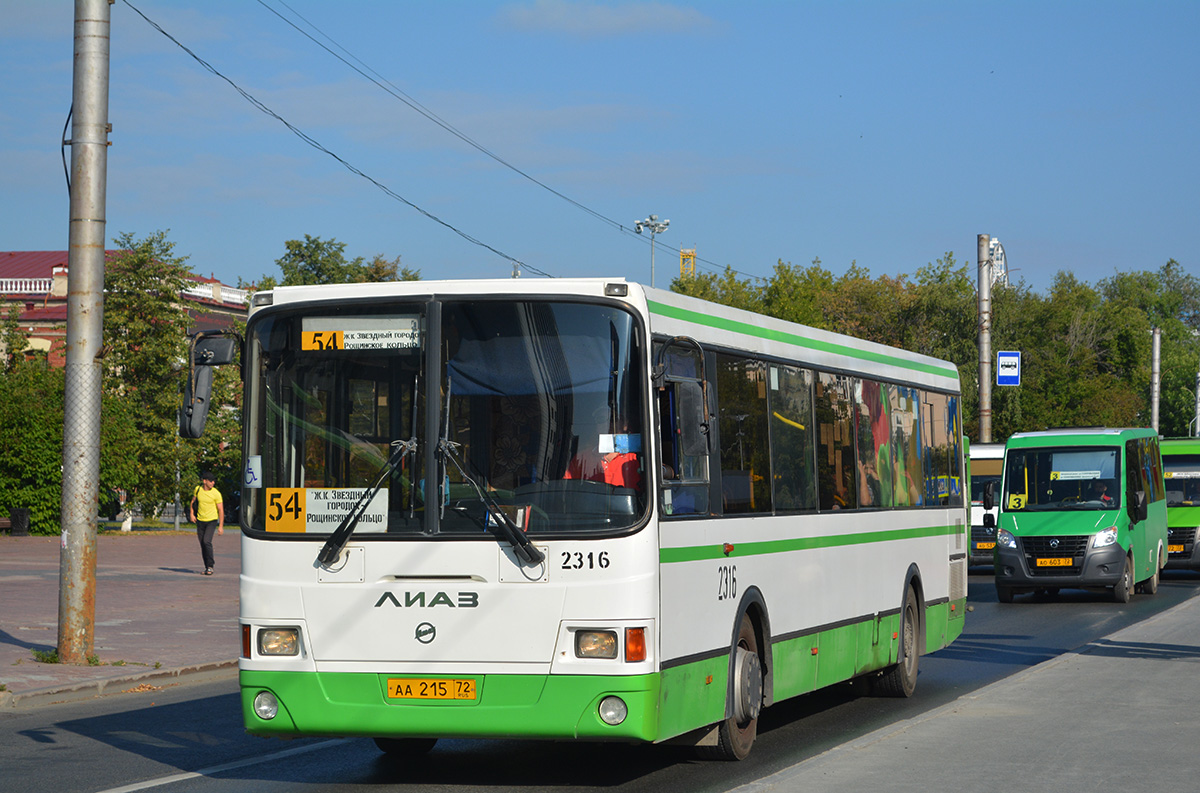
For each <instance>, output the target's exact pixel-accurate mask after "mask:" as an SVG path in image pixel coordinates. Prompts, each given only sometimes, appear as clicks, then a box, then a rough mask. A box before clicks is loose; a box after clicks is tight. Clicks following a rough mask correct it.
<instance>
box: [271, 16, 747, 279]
mask: <svg viewBox="0 0 1200 793" xmlns="http://www.w3.org/2000/svg"><path fill="white" fill-rule="evenodd" d="M257 2H258V4H259V5H261V6H262V7H263V8H265V9H266V10H268V11H270V12H271V13H272V14H274V15H275V16H276V17H277V18H278V19H279V20H280V21H282V22H284V23H285V24H287V25H288V26H290V27H291V28H292V29H293V30H295V31H296V32H297V33H299V34H300V35H302V36H304V37H305V38H307V39H308V40H309V41H311V42H312V43H313V44H315V45H317V46H318V47H320V48H321V49H323V50H325V52H327V53H329V54H330V55H332V56H333V57H334V58H336V59H337V60H339V61H341V62H342V63H343V64H345V65H346V66H347V67H349V68H350V69H352V70H353V71H355V72H356V73H358V74H359V75H360V76H362V77H363V78H365V79H366V80H369V81H370V82H372V83H374V84H375V85H376V86H377V87H378V88H380V89H381V90H383V91H384V92H385V93H387V94H388V95H390V96H392V97H393V98H394V99H396V100H398V101H400V102H402V103H403V104H405V105H407V106H408V107H409V108H411V109H412V110H413V111H415V112H417V113H418V114H420V115H421V116H424V117H425V118H426V119H428V120H429V121H431V122H432V123H434V124H436V125H437V126H438V127H440V128H442V129H443V130H445V131H446V132H448V133H450V134H451V135H453V136H454V137H456V138H458V139H459V140H461V141H462V142H464V143H466V144H467V145H468V146H471V147H472V148H474V149H475V150H477V151H478V152H480V153H481V154H483V155H484V156H486V157H488V158H490V159H491V160H493V161H495V162H496V163H498V164H500V165H502V166H504V167H505V168H508V169H509V170H511V171H513V172H514V173H516V174H517V175H519V176H521V177H522V178H524V179H527V180H528V181H530V182H532V183H533V184H535V185H537V186H538V187H540V188H542V189H543V190H546V191H547V192H549V193H551V194H552V195H554V196H557V197H558V198H560V199H562V200H563V201H566V202H567V203H569V204H571V205H572V206H574V207H575V208H577V209H579V210H581V211H583V212H585V213H587V214H588V215H590V216H592V217H593V218H595V219H596V220H599V221H601V222H603V223H606V224H608V225H609V226H612V227H613V228H615V229H616V230H617V231H619V232H621V233H622V234H626V235H628V236H631V237H638V238H639V239H642V240H645V241H646V242H647V243H648V244H650V245H651V246H653V247H659V246H661V247H663V248H666V249H667V250H670V251H672V252H674V248H667V246H664V245H662V243H660V242H658V241H657V240H654V239H653V238H651V239H649V240H647V239H646V238H645V237H641V236H640V235H638V234H637V233H636V232H635V231H634V230H633V229H631V228H629V227H628V226H626V225H625V224H623V223H620V222H618V221H616V220H613V219H612V218H610V217H608V216H606V215H604V214H603V213H601V212H598V211H596V210H594V209H592V208H591V207H588V206H587V205H585V204H583V203H581V202H579V201H576V200H575V199H573V198H571V197H570V196H568V195H566V194H564V193H562V192H560V191H559V190H556V189H555V188H553V187H551V186H549V185H547V184H546V183H545V182H543V181H541V180H540V179H538V178H536V177H535V176H532V175H531V174H529V173H528V172H526V171H524V170H523V169H521V168H518V167H517V166H515V165H513V164H512V163H510V162H509V161H507V160H505V159H504V158H503V157H501V156H499V155H498V154H496V153H495V152H493V151H491V150H490V149H488V148H487V147H486V146H484V145H482V144H481V143H479V142H478V141H476V140H475V139H474V138H472V137H471V136H469V135H467V134H466V133H464V132H463V131H461V130H459V129H458V128H457V127H455V126H454V125H453V124H451V123H450V122H448V121H446V120H445V119H443V118H441V117H440V116H438V115H437V114H436V113H434V112H433V111H432V110H430V109H429V108H427V107H425V106H424V105H423V104H421V103H420V102H419V101H417V100H416V99H414V98H413V97H412V96H410V95H409V94H407V93H405V92H404V91H403V90H401V89H400V88H399V87H398V86H396V85H395V84H394V83H393V82H391V81H390V80H388V79H387V78H386V77H384V76H383V75H382V74H380V73H379V72H378V71H376V70H375V69H374V68H372V67H371V66H370V65H368V64H367V63H365V62H364V61H363V60H362V59H361V58H359V57H358V56H356V55H355V54H354V53H352V52H350V50H348V49H346V48H345V47H343V46H342V45H341V44H339V43H338V42H337V41H336V40H334V39H333V37H331V36H330V35H329V34H327V33H326V32H325V31H323V30H322V29H321V28H320V27H318V26H317V25H316V24H314V23H313V22H312V21H311V20H309V19H308V18H307V17H305V16H304V15H303V14H301V13H300V12H299V11H297V10H296V9H295V8H293V7H292V6H290V5H288V3H287V2H286V0H276V2H278V3H279V5H281V6H283V7H284V8H286V9H287V10H288V11H289V12H290V13H291V14H293V15H294V16H295V17H297V18H298V19H300V20H302V21H303V22H304V24H305V25H307V26H308V27H309V28H311V29H312V30H314V31H315V32H316V33H317V34H318V35H320V36H321V38H323V39H325V40H326V41H328V42H329V43H330V44H331V45H332V46H333V47H336V48H337V49H338V50H340V51H341V52H342V53H345V56H346V57H343V56H342V55H341V54H339V53H337V52H334V50H333V49H331V48H330V47H329V46H327V45H326V44H325V43H323V42H321V41H318V40H317V38H316V37H314V36H313V35H312V34H311V33H309V32H308V31H306V30H304V29H302V28H301V27H300V26H299V25H297V24H296V23H295V22H293V21H292V20H291V19H288V18H287V17H286V16H285V15H284V14H282V13H280V12H279V11H278V10H276V9H275V8H273V7H271V6H270V5H269V4H268V3H267V2H265V0H257ZM347 58H349V59H352V60H353V61H354V63H351V62H350V60H347ZM355 64H357V65H355ZM360 67H361V68H360ZM368 72H369V74H368ZM696 261H697V262H703V263H704V264H706V265H710V266H711V268H713V269H714V270H715V271H718V272H724V271H725V270H726V269H729V270H730V271H732V272H734V273H736V274H737V275H742V276H746V277H748V278H755V279H758V280H765V279H763V278H762V277H761V276H756V275H751V274H749V273H743V272H740V271H738V270H735V269H734V268H732V267H730V266H728V265H720V264H717V263H716V262H713V261H711V260H708V259H705V258H703V257H700V256H696Z"/></svg>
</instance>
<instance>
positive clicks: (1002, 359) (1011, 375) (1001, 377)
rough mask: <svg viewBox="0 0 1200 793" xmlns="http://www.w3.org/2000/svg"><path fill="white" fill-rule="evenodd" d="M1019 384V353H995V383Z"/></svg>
mask: <svg viewBox="0 0 1200 793" xmlns="http://www.w3.org/2000/svg"><path fill="white" fill-rule="evenodd" d="M1020 384H1021V353H1019V352H997V353H996V385H1020Z"/></svg>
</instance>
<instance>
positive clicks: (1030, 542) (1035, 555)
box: [1020, 535, 1092, 576]
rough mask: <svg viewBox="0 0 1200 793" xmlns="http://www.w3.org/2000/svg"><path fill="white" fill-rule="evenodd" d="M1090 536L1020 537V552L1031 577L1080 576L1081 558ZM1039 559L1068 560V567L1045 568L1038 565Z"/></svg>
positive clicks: (1085, 550)
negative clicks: (1022, 552) (1023, 555)
mask: <svg viewBox="0 0 1200 793" xmlns="http://www.w3.org/2000/svg"><path fill="white" fill-rule="evenodd" d="M1091 539H1092V538H1091V535H1083V536H1081V537H1022V538H1021V539H1020V542H1021V550H1023V551H1024V552H1025V562H1026V564H1028V565H1029V574H1030V575H1031V576H1039V575H1044V576H1063V575H1080V574H1081V573H1082V572H1083V557H1084V554H1085V553H1087V546H1088V542H1089V541H1090V540H1091ZM1039 559H1070V560H1071V566H1070V567H1059V566H1054V567H1047V566H1044V565H1039V564H1038V560H1039Z"/></svg>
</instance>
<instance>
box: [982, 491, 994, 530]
mask: <svg viewBox="0 0 1200 793" xmlns="http://www.w3.org/2000/svg"><path fill="white" fill-rule="evenodd" d="M995 507H996V483H995V482H987V483H985V484H984V486H983V508H984V509H995ZM984 525H985V526H986V525H987V524H986V523H985V524H984Z"/></svg>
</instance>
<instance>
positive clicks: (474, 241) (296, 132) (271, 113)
mask: <svg viewBox="0 0 1200 793" xmlns="http://www.w3.org/2000/svg"><path fill="white" fill-rule="evenodd" d="M124 2H125V5H127V6H129V7H130V8H131V9H133V11H134V13H136V14H137V15H138V16H140V17H141V18H142V19H144V20H145V21H146V23H147V24H149V25H150V26H151V27H153V28H154V29H155V30H157V31H158V32H159V33H161V34H163V35H164V36H166V37H167V38H168V39H169V40H170V41H171V42H172V43H174V44H175V46H177V47H179V48H180V49H181V50H183V51H184V52H186V53H187V54H188V55H190V56H191V57H192V59H193V60H195V61H196V62H197V63H199V64H200V65H201V66H202V67H204V69H205V70H207V71H208V72H210V73H211V74H213V75H214V76H216V77H219V78H221V79H222V80H224V81H225V82H226V83H228V84H229V86H230V87H231V88H233V90H235V91H237V92H238V94H240V95H241V96H242V98H243V99H245V100H246V101H247V102H249V103H250V104H251V105H253V106H254V107H255V108H257V109H258V110H259V111H261V112H262V113H265V114H266V115H268V116H270V117H272V118H274V119H275V120H276V121H278V122H279V123H281V124H283V125H284V126H285V127H287V128H288V130H289V131H290V132H291V133H292V134H293V135H295V136H296V137H298V138H300V140H302V141H304V142H305V143H307V144H308V145H309V146H311V147H312V148H314V149H316V150H317V151H320V152H323V153H324V154H327V155H329V156H330V157H332V158H333V159H334V160H336V161H337V162H339V163H341V165H342V166H343V167H345V168H346V170H348V171H350V172H351V173H353V174H355V175H357V176H360V177H362V178H363V179H366V180H367V181H368V182H370V183H371V184H373V185H375V186H376V187H377V188H379V189H380V190H381V191H383V193H384V194H385V195H387V196H389V197H390V198H392V199H394V200H396V201H399V202H400V203H402V204H404V205H405V206H408V207H410V208H411V209H413V210H415V211H417V212H419V213H420V214H422V215H424V216H425V217H427V218H429V219H430V220H432V221H434V222H435V223H437V224H439V225H441V226H443V227H444V228H447V229H449V230H450V231H453V232H454V233H455V234H457V235H458V236H460V237H462V238H463V239H464V240H466V241H467V242H470V243H472V244H474V245H478V246H479V247H481V248H485V249H486V250H489V251H491V252H492V253H494V254H496V255H497V256H499V257H501V258H503V259H505V260H507V261H509V262H511V263H512V264H514V265H516V266H518V267H521V268H524V269H525V270H529V271H532V272H534V273H536V274H538V275H542V276H546V277H550V278H552V277H553V276H551V275H550V274H549V273H547V272H545V271H544V270H541V269H539V268H537V267H534V266H533V265H531V264H528V263H526V262H523V261H521V260H520V259H517V258H516V257H514V256H510V255H509V254H507V253H504V252H503V251H501V250H499V249H497V248H495V247H493V246H491V245H489V244H487V243H486V242H484V241H482V240H480V239H478V238H476V237H473V236H472V235H470V234H468V233H466V232H465V231H462V230H461V229H459V228H457V227H455V226H454V225H453V224H451V223H448V222H447V221H445V220H442V219H441V218H440V217H438V216H437V215H434V214H433V213H431V212H429V211H428V210H426V209H424V208H422V207H420V206H418V205H417V204H415V203H413V202H412V201H409V200H408V199H407V198H405V197H404V196H402V195H400V194H399V193H397V192H395V191H394V190H392V189H391V188H390V187H388V186H387V185H385V184H383V183H382V182H380V181H379V180H377V179H375V178H374V177H372V176H370V175H368V174H366V173H364V172H363V171H362V170H360V169H359V168H357V167H355V166H353V165H351V164H350V163H349V162H347V161H346V160H344V159H343V158H342V157H340V156H338V155H337V154H335V153H334V152H332V151H330V150H329V149H328V148H326V147H325V146H323V145H322V144H321V143H319V142H318V141H317V140H316V139H314V138H313V137H312V136H310V135H309V134H308V133H306V132H304V131H303V130H301V129H299V128H298V127H296V126H295V125H294V124H292V123H291V122H290V121H288V120H287V119H285V118H284V117H283V116H281V115H279V114H278V113H276V112H275V111H274V110H272V109H271V108H269V107H267V106H266V105H265V104H264V103H263V102H261V101H260V100H259V99H258V98H257V97H255V96H254V95H253V94H251V93H250V92H249V91H247V90H246V89H244V88H242V87H241V86H240V85H238V84H237V83H235V82H234V81H233V80H232V79H230V78H229V77H226V76H225V75H224V74H222V73H221V72H220V71H219V70H218V69H217V68H216V67H214V66H213V65H212V64H210V63H209V62H208V61H206V60H204V59H203V58H201V57H200V56H199V55H197V54H196V53H195V52H193V51H192V50H191V49H189V48H188V47H187V46H186V45H184V44H183V43H182V42H181V41H179V40H178V39H177V38H175V37H174V36H172V35H171V34H170V33H168V32H167V31H166V30H164V29H163V27H162V26H161V25H159V24H158V23H157V22H155V21H154V20H152V19H150V17H148V16H146V14H144V13H143V12H142V11H141V9H139V8H138V7H137V6H135V5H133V3H131V2H130V1H129V0H124Z"/></svg>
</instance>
